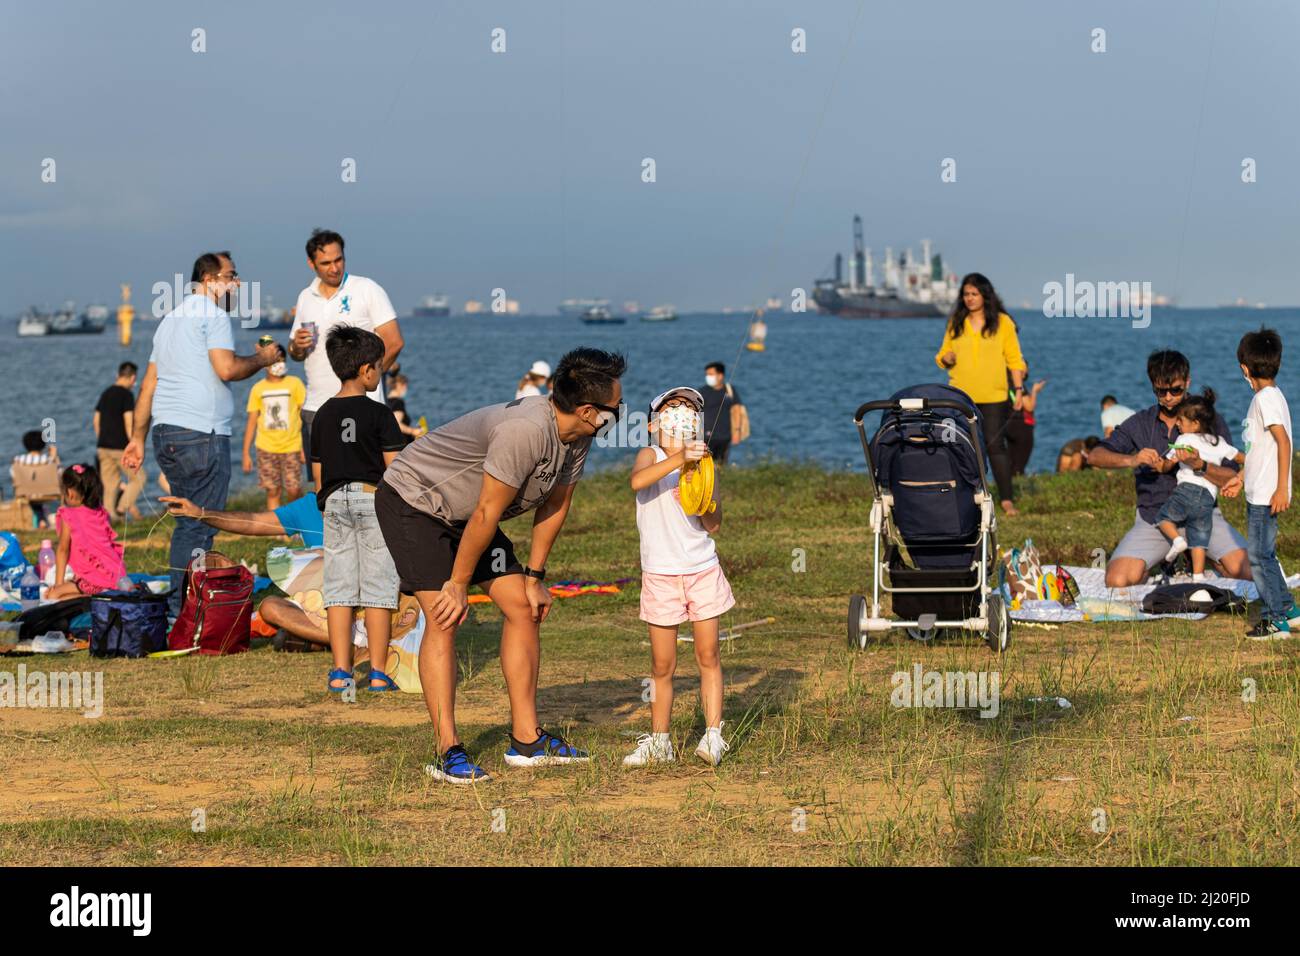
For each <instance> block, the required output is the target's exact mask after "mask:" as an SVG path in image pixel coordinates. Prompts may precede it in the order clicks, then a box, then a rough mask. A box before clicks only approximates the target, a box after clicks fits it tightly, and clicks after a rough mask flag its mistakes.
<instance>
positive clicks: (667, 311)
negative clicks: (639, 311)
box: [641, 305, 677, 322]
mask: <svg viewBox="0 0 1300 956" xmlns="http://www.w3.org/2000/svg"><path fill="white" fill-rule="evenodd" d="M641 321H642V322H676V321H677V310H676V309H674V308H673V307H672V306H671V305H656V306H655V307H654V308H653V309H651V310H650V311H649V312H647V313H646V314H645V315H643V316H641Z"/></svg>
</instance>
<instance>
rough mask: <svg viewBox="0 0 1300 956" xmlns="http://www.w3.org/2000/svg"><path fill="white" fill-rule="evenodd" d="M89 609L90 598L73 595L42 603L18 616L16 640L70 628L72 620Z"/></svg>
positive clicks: (65, 630)
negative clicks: (64, 598)
mask: <svg viewBox="0 0 1300 956" xmlns="http://www.w3.org/2000/svg"><path fill="white" fill-rule="evenodd" d="M89 610H90V598H88V597H74V598H68V599H67V600H66V601H55V602H54V603H53V604H42V605H40V606H39V607H34V608H31V609H29V610H26V611H24V612H23V613H22V614H20V615H19V616H18V622H17V623H18V640H20V641H30V640H31V639H32V638H34V637H40V636H41V635H42V634H48V633H49V632H50V631H63V633H65V634H66V633H68V632H69V631H71V630H72V622H73V621H74V620H76V619H77V618H78V617H80V616H81V615H83V614H85V613H86V612H87V611H89Z"/></svg>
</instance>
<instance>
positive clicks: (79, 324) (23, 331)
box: [18, 302, 109, 338]
mask: <svg viewBox="0 0 1300 956" xmlns="http://www.w3.org/2000/svg"><path fill="white" fill-rule="evenodd" d="M108 318H109V312H108V306H106V305H89V306H86V309H85V311H83V312H80V313H78V312H77V307H76V305H75V304H74V303H72V302H68V303H66V304H65V305H64V306H63V308H61V309H59V310H58V311H57V312H52V313H46V312H41V311H39V310H38V309H36V308H31V309H28V310H27V311H26V312H25V313H23V315H22V317H21V318H20V319H19V320H18V334H19V336H21V337H22V338H33V337H36V336H43V335H99V334H100V333H101V332H103V331H104V329H105V327H107V325H108Z"/></svg>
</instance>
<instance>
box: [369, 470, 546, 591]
mask: <svg viewBox="0 0 1300 956" xmlns="http://www.w3.org/2000/svg"><path fill="white" fill-rule="evenodd" d="M375 517H377V518H378V519H379V530H380V531H382V532H383V533H384V543H385V544H386V545H388V553H389V554H391V555H392V556H393V564H394V565H395V566H396V568H397V578H398V582H399V583H398V587H399V588H400V590H401V592H402V593H403V594H414V593H415V592H416V591H441V590H442V586H443V585H444V584H446V583H447V581H448V580H449V579H450V578H451V569H452V565H454V564H455V562H456V549H457V548H458V547H460V536H461V535H462V534H464V532H465V523H464V522H463V521H462V522H456V523H455V524H447V523H446V522H443V521H439V520H438V519H437V518H435V517H433V516H432V515H429V514H425V513H424V512H423V511H417V510H416V509H415V508H412V507H411V506H410V505H409V504H407V503H406V500H405V499H403V498H402V496H401V495H399V494H398V493H397V492H396V491H394V490H393V489H392V488H390V487H389V486H388V485H386V484H384V483H383V482H382V481H381V482H380V483H379V487H378V489H377V490H376V491H375ZM523 573H524V566H523V565H522V564H520V563H519V559H518V558H516V557H515V548H514V545H513V544H511V542H510V538H509V536H507V535H506V533H505V532H504V531H502V530H501V528H500V527H499V526H498V527H497V533H496V534H495V535H493V536H492V541H491V542H490V543H489V544H488V546H487V549H486V550H485V551H484V552H483V554H482V556H481V557H480V558H479V559H478V564H476V565H475V566H474V574H473V576H472V577H471V578H470V583H471V584H482V583H484V582H485V581H491V580H493V579H494V578H500V577H505V576H506V575H507V574H523Z"/></svg>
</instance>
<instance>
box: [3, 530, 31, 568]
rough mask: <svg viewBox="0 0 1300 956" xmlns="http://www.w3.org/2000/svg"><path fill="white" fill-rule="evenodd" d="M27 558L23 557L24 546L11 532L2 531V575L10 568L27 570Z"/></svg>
mask: <svg viewBox="0 0 1300 956" xmlns="http://www.w3.org/2000/svg"><path fill="white" fill-rule="evenodd" d="M26 567H27V558H26V557H24V556H23V544H22V542H21V541H19V540H18V536H17V535H16V534H14V533H13V532H11V531H0V573H3V572H5V571H8V570H9V569H10V568H26Z"/></svg>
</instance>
